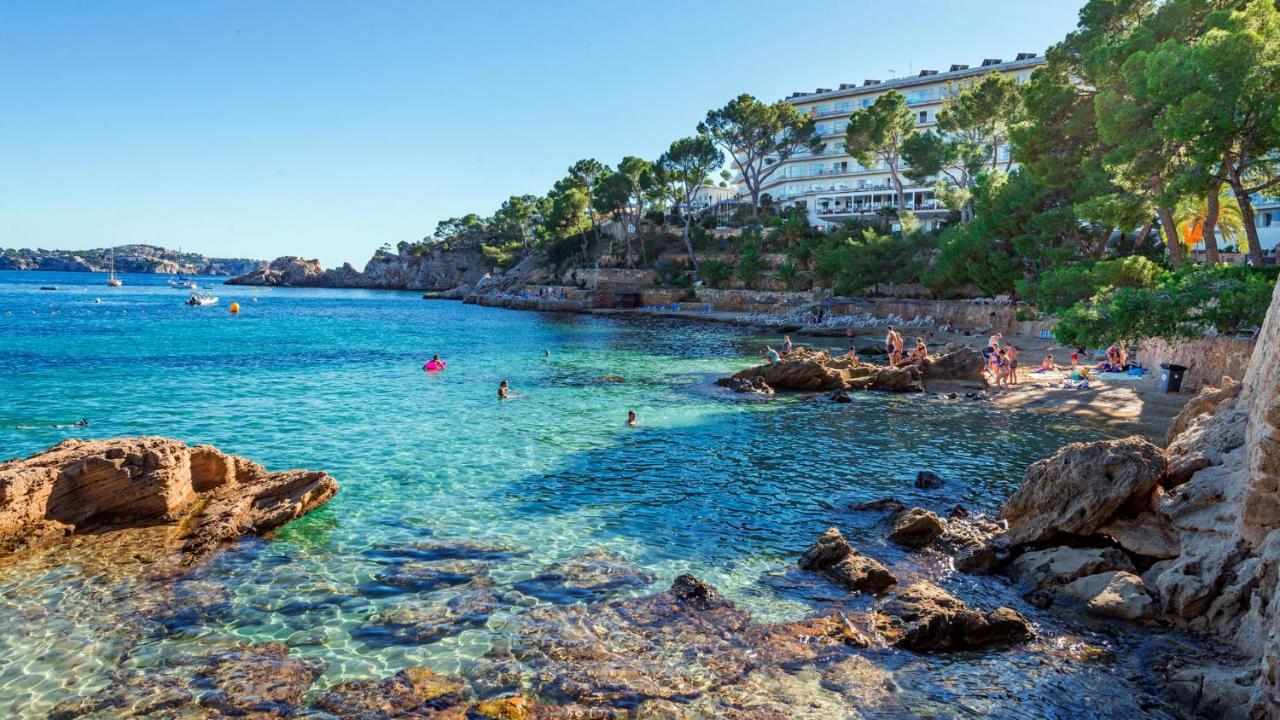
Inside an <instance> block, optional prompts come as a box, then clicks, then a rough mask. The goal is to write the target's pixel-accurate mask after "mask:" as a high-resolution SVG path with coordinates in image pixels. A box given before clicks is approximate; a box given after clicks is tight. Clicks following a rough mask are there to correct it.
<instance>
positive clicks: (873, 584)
mask: <svg viewBox="0 0 1280 720" xmlns="http://www.w3.org/2000/svg"><path fill="white" fill-rule="evenodd" d="M797 564H798V565H799V566H800V568H801V569H802V570H811V571H813V572H820V573H822V574H823V575H826V576H827V577H829V578H831V579H832V580H834V581H836V582H838V583H840V584H841V585H843V586H845V587H847V588H849V589H850V590H854V591H857V592H865V593H879V592H883V591H884V590H885V589H887V588H889V587H891V586H893V585H895V584H897V582H898V580H897V578H895V577H894V576H893V574H892V573H890V572H889V570H888V569H887V568H885V566H884V565H882V564H880V563H879V562H877V561H875V560H873V559H872V558H869V557H867V556H865V555H863V554H861V553H859V552H858V551H857V550H854V549H853V547H851V546H850V545H849V543H848V542H847V541H846V540H845V539H844V536H843V535H841V534H840V531H839V530H837V529H836V528H828V529H827V531H826V532H825V533H823V534H822V536H821V537H820V538H818V541H817V542H815V543H814V544H813V546H812V547H810V548H809V549H808V550H806V551H805V552H804V554H803V555H801V556H800V560H799V562H798V563H797Z"/></svg>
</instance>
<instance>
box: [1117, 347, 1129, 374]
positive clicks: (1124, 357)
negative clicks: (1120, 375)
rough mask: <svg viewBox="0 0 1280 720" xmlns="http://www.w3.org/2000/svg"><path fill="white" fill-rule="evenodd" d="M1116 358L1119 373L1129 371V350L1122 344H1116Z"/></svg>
mask: <svg viewBox="0 0 1280 720" xmlns="http://www.w3.org/2000/svg"><path fill="white" fill-rule="evenodd" d="M1116 358H1117V359H1118V360H1119V361H1120V371H1121V372H1124V371H1126V370H1128V369H1129V348H1127V347H1125V346H1124V343H1116Z"/></svg>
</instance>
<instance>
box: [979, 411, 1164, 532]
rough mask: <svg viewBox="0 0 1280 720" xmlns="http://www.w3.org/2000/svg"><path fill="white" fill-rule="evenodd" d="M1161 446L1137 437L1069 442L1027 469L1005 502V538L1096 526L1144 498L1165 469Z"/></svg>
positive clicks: (1001, 513)
mask: <svg viewBox="0 0 1280 720" xmlns="http://www.w3.org/2000/svg"><path fill="white" fill-rule="evenodd" d="M1165 467H1166V461H1165V456H1164V453H1163V452H1162V451H1161V450H1160V448H1158V447H1156V446H1155V445H1153V444H1151V443H1150V442H1149V441H1147V440H1145V439H1143V438H1141V437H1136V436H1135V437H1130V438H1124V439H1122V440H1104V441H1100V442H1093V443H1073V444H1071V445H1067V446H1066V447H1063V448H1061V449H1060V450H1058V452H1056V453H1055V454H1054V455H1053V456H1052V457H1049V458H1047V459H1045V460H1041V461H1039V462H1036V463H1034V464H1032V465H1031V466H1030V467H1028V468H1027V474H1026V477H1025V479H1024V480H1023V483H1022V486H1021V487H1020V488H1018V490H1017V492H1015V493H1014V494H1013V495H1011V496H1010V497H1009V499H1008V500H1007V501H1005V504H1004V507H1003V508H1001V510H1000V517H1001V518H1003V519H1005V520H1007V521H1008V522H1009V531H1008V541H1009V542H1010V543H1013V544H1021V543H1037V542H1043V541H1047V540H1050V539H1052V538H1053V537H1054V536H1055V535H1060V534H1068V535H1087V534H1090V533H1093V532H1095V531H1097V530H1098V529H1099V528H1100V527H1102V526H1103V525H1104V524H1106V523H1107V521H1109V520H1111V519H1112V518H1113V517H1115V515H1116V514H1117V513H1118V512H1119V511H1120V510H1121V508H1123V507H1125V505H1126V504H1127V503H1129V502H1131V501H1132V500H1134V499H1137V500H1140V501H1142V502H1143V503H1145V501H1146V498H1147V497H1148V496H1150V495H1151V492H1152V491H1153V490H1154V489H1155V487H1156V484H1157V483H1159V482H1160V480H1161V478H1163V477H1164V474H1165Z"/></svg>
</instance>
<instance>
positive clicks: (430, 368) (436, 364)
mask: <svg viewBox="0 0 1280 720" xmlns="http://www.w3.org/2000/svg"><path fill="white" fill-rule="evenodd" d="M446 364H447V363H446V362H445V361H444V360H441V359H440V356H439V355H432V356H431V359H430V360H428V361H426V362H425V363H423V365H422V369H423V370H425V371H427V372H439V371H441V370H443V369H444V366H445V365H446Z"/></svg>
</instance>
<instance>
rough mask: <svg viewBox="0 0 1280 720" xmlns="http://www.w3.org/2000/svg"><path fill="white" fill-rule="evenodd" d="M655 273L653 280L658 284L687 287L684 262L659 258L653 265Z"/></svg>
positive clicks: (687, 276)
mask: <svg viewBox="0 0 1280 720" xmlns="http://www.w3.org/2000/svg"><path fill="white" fill-rule="evenodd" d="M653 270H654V273H655V277H654V281H655V282H656V283H657V284H658V285H663V286H666V287H674V288H683V287H689V285H690V284H691V283H690V280H689V272H688V271H687V270H686V269H685V266H684V264H682V263H678V262H676V261H674V260H660V261H659V262H658V264H657V265H654V266H653Z"/></svg>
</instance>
